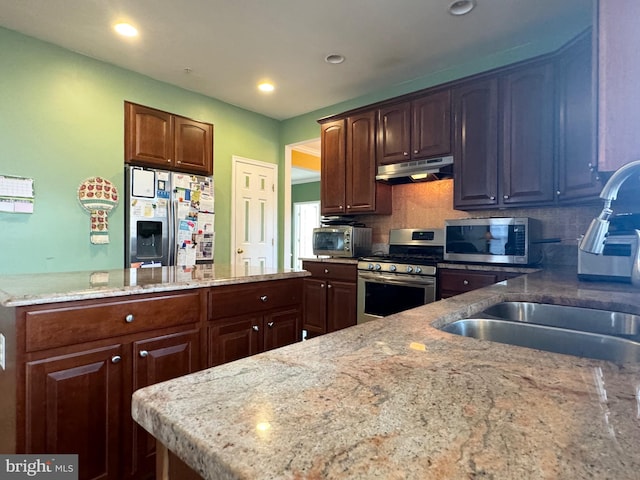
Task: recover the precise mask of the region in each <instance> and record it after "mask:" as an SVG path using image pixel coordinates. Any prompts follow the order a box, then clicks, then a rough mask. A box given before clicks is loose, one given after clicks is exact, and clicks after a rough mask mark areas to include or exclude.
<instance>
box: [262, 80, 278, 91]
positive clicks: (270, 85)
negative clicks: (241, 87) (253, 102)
mask: <svg viewBox="0 0 640 480" xmlns="http://www.w3.org/2000/svg"><path fill="white" fill-rule="evenodd" d="M275 88H276V87H274V86H273V83H269V82H262V83H261V84H259V85H258V90H260V91H261V92H273V91H274V90H275Z"/></svg>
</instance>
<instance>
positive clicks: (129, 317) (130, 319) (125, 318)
mask: <svg viewBox="0 0 640 480" xmlns="http://www.w3.org/2000/svg"><path fill="white" fill-rule="evenodd" d="M124 321H125V322H127V323H133V315H132V314H131V313H130V314H129V315H127V316H126V317H124Z"/></svg>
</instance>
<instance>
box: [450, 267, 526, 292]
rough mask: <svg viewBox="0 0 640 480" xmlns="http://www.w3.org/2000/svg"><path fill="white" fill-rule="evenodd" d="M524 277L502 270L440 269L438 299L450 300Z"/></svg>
mask: <svg viewBox="0 0 640 480" xmlns="http://www.w3.org/2000/svg"><path fill="white" fill-rule="evenodd" d="M519 275H522V274H521V273H515V272H505V271H501V270H496V271H488V270H462V269H453V268H438V291H439V294H438V298H448V297H453V296H454V295H460V294H461V293H466V292H470V291H471V290H477V289H478V288H482V287H488V286H489V285H493V284H494V283H497V282H501V281H503V280H507V279H509V278H513V277H517V276H519Z"/></svg>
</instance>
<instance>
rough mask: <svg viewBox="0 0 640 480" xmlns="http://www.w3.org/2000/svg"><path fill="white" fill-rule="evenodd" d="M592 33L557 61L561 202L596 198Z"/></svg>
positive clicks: (568, 47) (597, 185)
mask: <svg viewBox="0 0 640 480" xmlns="http://www.w3.org/2000/svg"><path fill="white" fill-rule="evenodd" d="M591 43H592V36H591V32H590V31H589V32H586V33H585V34H583V35H581V36H580V37H579V38H578V39H576V41H575V42H573V43H571V44H570V45H568V46H567V48H566V49H564V50H563V51H562V52H561V53H560V55H559V56H558V58H557V60H556V71H557V82H556V83H557V86H558V88H557V92H556V93H557V98H558V184H557V192H556V193H557V195H558V199H559V200H560V201H561V202H564V201H572V200H575V199H578V198H584V197H595V196H598V195H599V194H600V191H601V190H602V182H601V181H600V179H599V176H598V173H597V158H596V121H597V120H596V109H595V98H596V94H595V88H594V83H595V82H594V75H595V73H594V69H593V50H592V48H591Z"/></svg>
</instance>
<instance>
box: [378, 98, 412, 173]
mask: <svg viewBox="0 0 640 480" xmlns="http://www.w3.org/2000/svg"><path fill="white" fill-rule="evenodd" d="M410 122H411V103H410V102H403V103H399V104H397V105H392V106H389V107H385V108H381V109H380V110H378V148H377V163H378V165H385V164H388V163H397V162H402V161H405V160H410V157H411V155H410V152H411V150H410V148H411V137H410V135H411V123H410Z"/></svg>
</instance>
